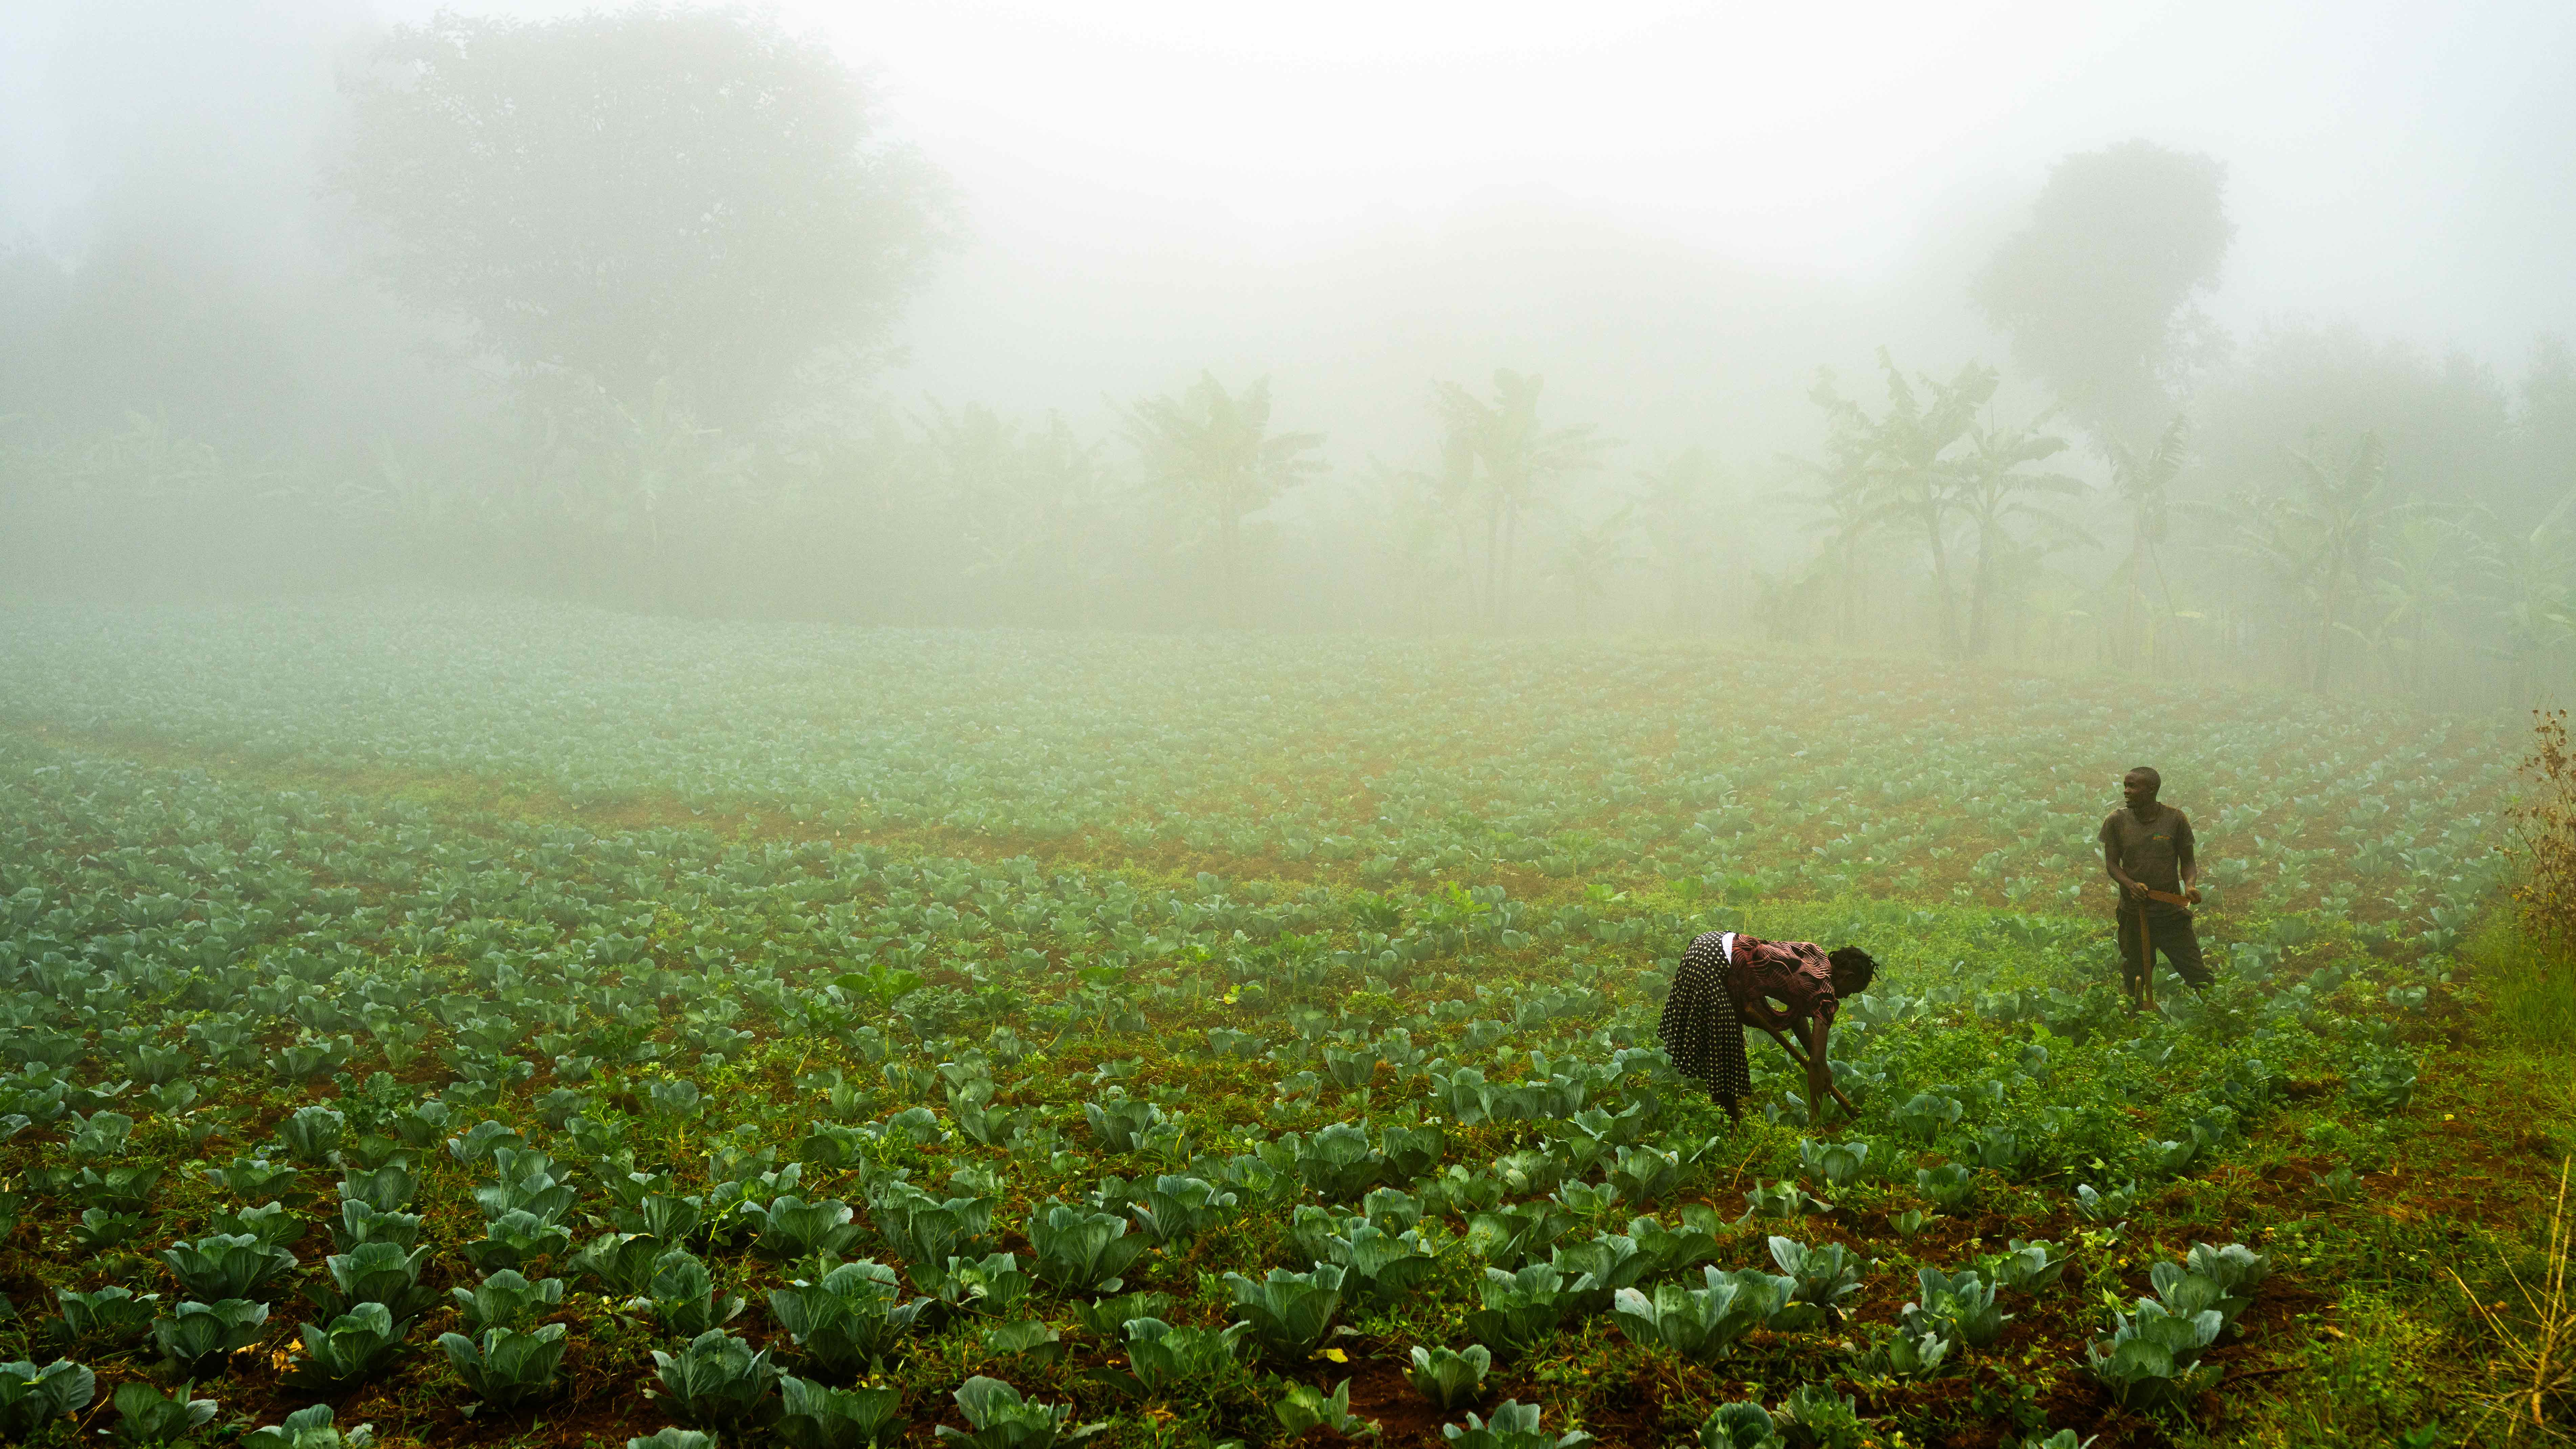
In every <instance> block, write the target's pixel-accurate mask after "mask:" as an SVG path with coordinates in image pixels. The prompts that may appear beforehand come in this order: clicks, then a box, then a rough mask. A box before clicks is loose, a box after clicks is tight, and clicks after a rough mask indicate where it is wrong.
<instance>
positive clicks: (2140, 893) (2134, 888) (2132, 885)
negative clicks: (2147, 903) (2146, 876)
mask: <svg viewBox="0 0 2576 1449" xmlns="http://www.w3.org/2000/svg"><path fill="white" fill-rule="evenodd" d="M2122 884H2124V885H2126V886H2127V887H2128V888H2129V898H2130V899H2131V900H2138V901H2143V900H2145V899H2146V898H2147V883H2146V882H2145V881H2136V880H2133V881H2124V882H2122Z"/></svg>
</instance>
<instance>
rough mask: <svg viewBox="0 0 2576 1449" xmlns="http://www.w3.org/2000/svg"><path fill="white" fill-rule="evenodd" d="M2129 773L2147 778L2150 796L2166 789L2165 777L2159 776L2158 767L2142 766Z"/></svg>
mask: <svg viewBox="0 0 2576 1449" xmlns="http://www.w3.org/2000/svg"><path fill="white" fill-rule="evenodd" d="M2129 773H2130V774H2132V775H2144V776H2146V777H2147V793H2148V794H2150V795H2152V794H2154V793H2155V792H2156V791H2158V790H2161V789H2163V788H2164V787H2165V777H2164V776H2162V775H2159V774H2157V773H2156V767H2155V766H2153V765H2140V766H2138V767H2137V768H2135V769H2133V770H2131V771H2129Z"/></svg>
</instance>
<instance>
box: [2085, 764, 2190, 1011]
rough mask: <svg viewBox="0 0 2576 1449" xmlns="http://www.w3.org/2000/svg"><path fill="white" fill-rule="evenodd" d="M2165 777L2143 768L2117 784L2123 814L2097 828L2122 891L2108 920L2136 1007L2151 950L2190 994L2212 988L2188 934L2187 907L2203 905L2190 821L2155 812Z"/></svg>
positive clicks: (2106, 865) (2105, 860)
mask: <svg viewBox="0 0 2576 1449" xmlns="http://www.w3.org/2000/svg"><path fill="white" fill-rule="evenodd" d="M2163 786H2164V777H2163V776H2161V775H2158V774H2157V773H2156V772H2155V771H2154V770H2153V769H2151V768H2149V767H2148V766H2145V765H2140V766H2139V767H2138V768H2136V769H2134V770H2131V771H2130V772H2129V773H2128V774H2126V775H2124V776H2122V777H2121V779H2120V795H2121V797H2122V798H2123V799H2125V800H2126V801H2127V802H2128V806H2127V808H2126V809H2122V810H2114V811H2112V812H2111V818H2110V819H2108V820H2105V821H2103V822H2102V869H2103V870H2104V871H2105V872H2107V873H2108V874H2109V875H2110V877H2111V880H2112V881H2113V883H2114V884H2116V885H2118V886H2119V887H2120V908H2119V910H2118V911H2117V912H2116V913H2115V914H2114V915H2113V916H2112V920H2113V921H2114V923H2116V925H2117V926H2118V928H2119V932H2120V977H2121V980H2122V982H2123V983H2124V984H2125V985H2126V986H2127V987H2128V991H2129V996H2130V999H2131V1001H2132V1002H2133V1003H2140V1004H2143V1001H2144V994H2143V993H2144V992H2145V989H2146V986H2147V972H2148V971H2149V970H2150V969H2151V968H2152V967H2153V965H2154V963H2153V962H2151V961H2149V960H2147V959H2146V947H2147V946H2148V944H2149V943H2150V942H2152V943H2153V945H2154V948H2155V949H2156V950H2158V951H2161V952H2162V953H2164V958H2165V959H2166V960H2167V961H2169V962H2171V963H2172V964H2173V969H2174V974H2175V975H2177V976H2180V977H2181V978H2182V979H2183V984H2184V985H2186V986H2189V987H2190V988H2191V989H2192V990H2194V991H2199V990H2201V989H2203V988H2205V987H2207V986H2208V985H2209V968H2208V967H2207V966H2205V965H2203V964H2202V963H2201V959H2200V938H2199V937H2198V936H2196V935H2194V934H2193V933H2192V929H2191V907H2193V906H2196V905H2198V904H2200V891H2199V889H2198V887H2197V884H2196V883H2197V882H2198V880H2199V879H2200V863H2199V862H2198V861H2196V860H2194V859H2193V858H2192V839H2191V821H2190V820H2189V819H2188V818H2186V817H2185V816H2184V815H2183V813H2182V812H2181V811H2179V810H2176V809H2175V808H2174V807H2172V806H2171V805H2164V804H2159V803H2157V801H2156V791H2157V790H2159V789H2161V788H2163Z"/></svg>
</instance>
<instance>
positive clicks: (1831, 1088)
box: [1756, 1022, 1860, 1122]
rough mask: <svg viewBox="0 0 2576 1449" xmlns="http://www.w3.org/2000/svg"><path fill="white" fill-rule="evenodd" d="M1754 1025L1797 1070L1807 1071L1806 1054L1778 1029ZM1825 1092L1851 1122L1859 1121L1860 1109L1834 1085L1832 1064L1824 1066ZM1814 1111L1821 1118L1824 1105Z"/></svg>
mask: <svg viewBox="0 0 2576 1449" xmlns="http://www.w3.org/2000/svg"><path fill="white" fill-rule="evenodd" d="M1756 1024H1757V1025H1759V1026H1761V1028H1762V1029H1763V1030H1764V1031H1765V1032H1768V1033H1769V1034H1770V1037H1771V1039H1772V1040H1773V1041H1776V1042H1778V1043H1779V1044H1780V1050H1782V1051H1784V1052H1787V1053H1788V1054H1789V1060H1791V1061H1793V1062H1796V1063H1797V1064H1798V1070H1800V1071H1802V1072H1803V1071H1805V1070H1807V1054H1806V1053H1805V1052H1802V1051H1800V1050H1798V1044H1797V1043H1796V1042H1793V1041H1791V1040H1789V1039H1788V1038H1787V1037H1785V1036H1782V1035H1781V1034H1780V1030H1779V1028H1777V1027H1775V1026H1772V1025H1770V1024H1769V1023H1767V1022H1761V1023H1756ZM1825 1090H1826V1091H1828V1092H1831V1093H1833V1094H1834V1100H1835V1101H1837V1102H1840V1103H1842V1104H1843V1110H1844V1111H1845V1112H1848V1113H1850V1114H1851V1118H1852V1120H1853V1121H1855V1122H1857V1121H1859V1120H1860V1109H1859V1108H1858V1107H1855V1106H1853V1105H1852V1103H1851V1098H1849V1097H1846V1096H1844V1095H1843V1089H1842V1088H1840V1087H1837V1086H1835V1085H1834V1068H1833V1064H1832V1063H1830V1062H1828V1063H1826V1065H1825ZM1816 1111H1817V1113H1818V1114H1819V1116H1820V1117H1821V1114H1822V1113H1823V1112H1824V1104H1823V1103H1821V1102H1819V1103H1817V1104H1816Z"/></svg>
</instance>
